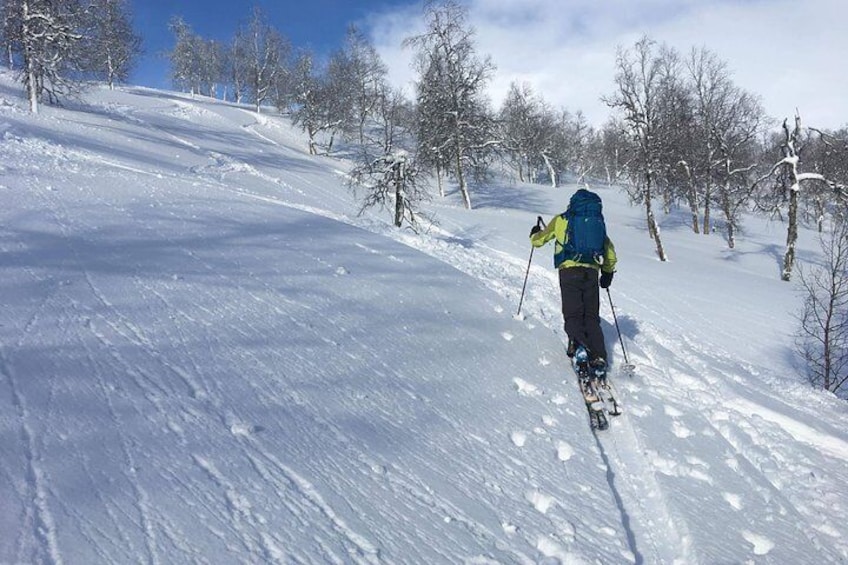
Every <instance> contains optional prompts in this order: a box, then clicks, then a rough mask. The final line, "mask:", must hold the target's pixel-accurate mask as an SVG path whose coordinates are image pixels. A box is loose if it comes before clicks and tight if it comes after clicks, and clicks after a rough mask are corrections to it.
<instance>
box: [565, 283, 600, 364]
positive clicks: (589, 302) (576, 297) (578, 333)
mask: <svg viewBox="0 0 848 565" xmlns="http://www.w3.org/2000/svg"><path fill="white" fill-rule="evenodd" d="M559 290H560V293H561V294H562V317H563V319H564V320H565V333H567V334H568V337H569V338H570V339H572V340H574V341H576V342H577V343H579V344H581V345H583V347H585V348H586V349H587V350H588V351H589V359H590V360H594V359H597V358H598V357H602V358H603V359H605V360H606V359H607V349H606V345H605V344H604V332H603V330H602V329H601V315H600V307H601V306H600V301H601V298H600V294H601V293H600V290H599V287H598V269H593V268H591V267H566V268H564V269H560V270H559Z"/></svg>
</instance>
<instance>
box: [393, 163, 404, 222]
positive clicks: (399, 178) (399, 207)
mask: <svg viewBox="0 0 848 565" xmlns="http://www.w3.org/2000/svg"><path fill="white" fill-rule="evenodd" d="M400 168H401V166H400V165H397V164H396V165H395V171H394V173H395V227H398V228H399V227H400V226H401V224H403V171H402V170H398V169H400Z"/></svg>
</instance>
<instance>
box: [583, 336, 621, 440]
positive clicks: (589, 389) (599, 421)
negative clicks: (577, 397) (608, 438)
mask: <svg viewBox="0 0 848 565" xmlns="http://www.w3.org/2000/svg"><path fill="white" fill-rule="evenodd" d="M571 364H572V367H573V369H574V372H575V373H576V374H577V383H578V385H579V386H580V393H581V394H582V395H583V401H584V402H585V404H586V410H587V411H588V413H589V425H590V426H591V428H592V429H593V430H600V431H603V430H606V429H607V428H609V419H608V418H607V415H609V416H618V415H620V414H621V409H620V408H619V405H618V401H617V400H616V399H615V394H614V393H613V390H612V387H611V386H610V383H609V380H608V377H607V376H606V375H605V374H604V375H603V376H599V375H597V374H595V371H594V370H593V369H592V367H590V366H589V362H588V356H587V355H586V351H585V350H584V349H582V348H578V350H577V351H576V352H575V355H574V357H573V358H572V360H571Z"/></svg>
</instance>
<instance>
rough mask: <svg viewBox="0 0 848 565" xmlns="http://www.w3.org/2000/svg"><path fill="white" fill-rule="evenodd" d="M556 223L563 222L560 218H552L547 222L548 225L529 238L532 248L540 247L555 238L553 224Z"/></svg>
mask: <svg viewBox="0 0 848 565" xmlns="http://www.w3.org/2000/svg"><path fill="white" fill-rule="evenodd" d="M557 221H565V220H562V218H560V216H554V217H553V219H552V220H551V221H550V222H548V225H547V226H545V229H543V230H542V231H540V232H536V233H534V234H533V235H531V236H530V243H532V244H533V247H542V246H543V245H545V244H546V243H547V242H549V241H550V240H552V239H553V238H554V237H556V228H555V224H556V222H557Z"/></svg>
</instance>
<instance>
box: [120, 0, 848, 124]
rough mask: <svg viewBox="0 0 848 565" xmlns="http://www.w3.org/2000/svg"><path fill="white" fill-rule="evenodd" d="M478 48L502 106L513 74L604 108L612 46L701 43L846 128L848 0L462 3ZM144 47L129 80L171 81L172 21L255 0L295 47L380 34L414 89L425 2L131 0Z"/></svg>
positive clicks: (739, 73)
mask: <svg viewBox="0 0 848 565" xmlns="http://www.w3.org/2000/svg"><path fill="white" fill-rule="evenodd" d="M462 1H463V2H464V3H465V4H466V5H467V6H468V9H469V21H470V23H471V24H472V25H473V26H474V28H475V29H476V32H477V47H478V51H479V52H480V53H481V54H488V55H491V57H492V60H493V61H494V63H495V64H496V65H497V71H496V73H495V76H494V77H493V80H492V82H491V85H490V88H489V94H490V97H491V98H492V101H493V103H494V104H495V105H499V103H500V101H501V100H502V99H503V96H504V95H505V94H506V92H507V91H508V89H509V85H510V83H511V82H513V81H516V82H519V83H527V84H529V85H530V86H531V87H532V88H533V90H534V91H535V92H536V93H538V94H541V95H542V96H543V97H544V98H545V100H547V101H548V102H549V103H551V104H552V105H554V106H555V107H562V108H567V109H568V110H570V111H572V112H574V111H577V110H581V111H583V112H584V114H585V115H586V117H587V118H588V120H589V122H590V123H591V124H592V125H595V126H599V125H601V124H602V123H603V122H604V121H605V120H606V119H607V117H608V116H609V110H608V108H607V107H606V106H605V105H604V104H603V103H602V102H601V100H600V98H601V96H604V95H609V94H611V93H612V91H613V89H614V85H613V77H614V75H615V57H616V49H617V47H619V46H623V47H630V46H632V45H633V43H634V42H635V41H637V40H638V39H639V38H640V37H641V36H643V35H645V34H647V35H650V36H651V37H652V38H654V39H655V40H657V41H658V42H664V43H667V44H669V45H670V46H672V47H675V48H676V49H677V50H678V51H680V52H681V53H682V54H686V53H687V52H688V51H689V50H690V49H691V48H693V47H701V46H705V47H707V48H708V49H709V50H711V51H713V52H715V53H716V54H717V55H718V56H719V57H720V58H721V59H722V60H724V61H725V62H726V63H727V64H728V67H729V69H730V71H731V72H732V73H733V78H734V80H735V82H736V84H737V85H738V86H740V87H742V88H744V89H745V90H748V91H749V92H752V93H754V94H756V95H758V96H760V97H761V98H762V101H763V105H764V107H765V109H766V112H767V113H768V114H769V115H771V116H772V117H773V118H774V119H775V120H776V121H780V120H783V119H784V118H787V117H790V118H791V117H792V116H793V115H794V113H795V109H796V108H797V109H798V110H799V111H800V112H801V115H802V118H803V121H804V123H805V124H807V125H811V126H817V127H823V128H837V127H840V126H843V125H848V97H846V96H845V95H844V93H845V92H848V72H846V71H845V65H844V62H843V61H842V58H843V56H844V54H845V53H848V34H845V33H844V32H843V31H842V26H843V25H844V22H846V21H848V0H803V1H799V0H462ZM131 2H132V6H133V11H134V15H135V24H136V28H137V30H138V32H139V33H141V34H142V36H143V37H144V40H145V49H146V51H147V54H146V55H145V58H144V59H143V61H142V62H141V64H140V65H139V66H138V69H137V72H136V73H135V75H134V76H133V78H132V82H133V83H134V84H140V85H144V86H153V87H159V88H168V87H170V85H169V84H168V79H167V71H168V63H167V61H166V60H165V59H163V58H160V57H159V56H158V54H160V53H162V52H163V51H166V50H168V49H170V48H171V47H172V46H173V37H171V34H170V33H169V32H168V30H167V23H168V20H169V18H170V17H171V16H173V15H181V16H182V17H183V19H185V21H186V22H187V23H189V24H190V25H191V26H192V28H193V29H194V31H195V32H196V33H198V34H200V35H201V36H203V37H205V38H208V39H213V38H214V39H221V40H228V39H230V38H231V37H232V35H233V33H234V32H235V30H236V28H237V26H238V25H239V23H240V22H243V21H245V20H246V19H247V18H248V16H249V14H250V13H251V9H252V7H253V6H254V5H258V6H260V7H261V8H262V9H263V10H264V11H265V12H266V14H267V15H268V17H269V20H270V22H271V24H272V25H274V26H275V27H276V28H277V29H278V30H279V31H280V32H282V33H283V34H284V35H286V36H287V37H288V38H289V39H290V40H291V41H292V43H293V44H294V45H295V46H296V47H301V46H309V47H311V48H312V49H313V50H315V51H316V52H317V53H318V54H327V53H329V52H330V51H331V50H332V49H334V48H335V47H337V46H338V45H339V44H340V42H341V40H342V38H343V37H344V33H345V30H346V28H347V26H348V24H349V23H357V24H358V25H359V27H360V28H361V29H362V30H363V31H365V32H366V33H367V34H368V35H369V36H370V37H371V39H372V41H373V42H374V44H375V46H376V47H377V50H378V52H379V53H380V55H381V57H382V58H383V60H384V61H385V62H386V64H387V65H388V68H389V76H390V79H391V81H392V83H393V84H394V85H395V86H398V87H401V88H404V89H406V90H407V91H409V92H410V93H411V82H412V80H413V79H414V74H413V71H412V70H411V67H410V62H411V59H412V53H411V52H410V51H409V50H408V49H403V48H402V47H401V43H402V42H403V39H405V38H406V37H409V36H410V35H413V34H415V33H417V32H419V31H421V26H422V24H423V16H422V14H423V12H422V2H420V1H419V0H277V1H273V0H257V1H256V2H251V1H247V0H168V1H165V0H131Z"/></svg>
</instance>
